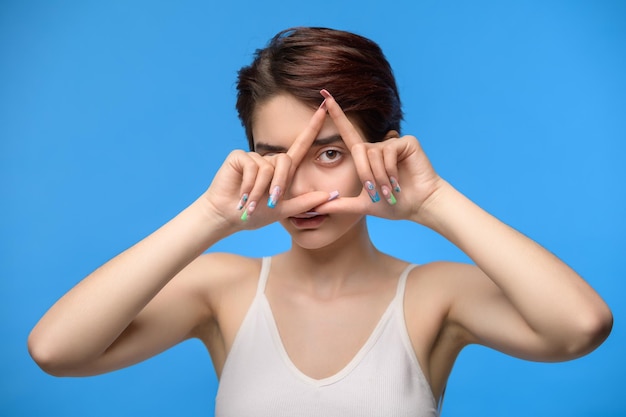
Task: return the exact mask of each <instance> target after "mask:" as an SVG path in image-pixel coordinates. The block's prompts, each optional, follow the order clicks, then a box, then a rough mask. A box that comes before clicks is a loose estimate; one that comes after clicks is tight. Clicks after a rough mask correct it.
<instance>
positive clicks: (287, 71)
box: [237, 27, 402, 150]
mask: <svg viewBox="0 0 626 417" xmlns="http://www.w3.org/2000/svg"><path fill="white" fill-rule="evenodd" d="M323 88H325V89H327V90H328V91H330V92H331V94H332V95H333V96H334V97H335V99H336V100H337V102H338V103H339V104H340V105H341V107H342V108H343V110H344V111H345V112H346V114H347V115H349V116H350V117H351V118H353V120H354V121H355V122H356V123H357V124H358V127H359V128H360V129H361V130H362V132H363V134H364V135H365V138H364V139H366V140H367V141H368V142H380V141H382V140H384V139H385V135H386V134H387V133H388V132H389V131H390V130H396V131H398V132H400V122H401V120H402V107H401V104H400V96H399V94H398V88H397V86H396V80H395V78H394V75H393V71H392V69H391V66H390V65H389V62H387V59H386V58H385V55H384V54H383V52H382V50H381V49H380V47H379V46H378V45H377V44H376V43H374V42H372V41H371V40H369V39H367V38H364V37H362V36H359V35H356V34H354V33H349V32H344V31H340V30H334V29H327V28H310V27H298V28H292V29H287V30H284V31H282V32H279V33H278V34H277V35H276V36H274V37H273V38H272V39H271V40H270V42H269V43H268V45H267V46H266V47H265V48H263V49H258V50H257V51H256V52H255V54H254V60H253V61H252V63H251V64H250V65H249V66H246V67H243V68H242V69H241V70H239V73H238V79H237V111H238V113H239V118H240V120H241V124H242V125H243V127H244V128H245V131H246V136H247V138H248V144H249V146H250V149H251V150H254V138H253V135H252V124H253V123H254V113H255V109H256V106H258V105H260V104H262V103H264V102H266V101H267V100H269V99H270V98H272V97H275V96H276V95H279V94H282V93H287V94H291V95H293V96H294V97H295V98H297V99H298V100H301V101H302V102H304V103H306V104H309V105H311V107H312V108H316V107H317V106H319V105H320V104H321V102H322V97H321V96H320V93H319V91H320V90H321V89H323Z"/></svg>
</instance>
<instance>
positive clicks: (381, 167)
mask: <svg viewBox="0 0 626 417" xmlns="http://www.w3.org/2000/svg"><path fill="white" fill-rule="evenodd" d="M383 150H384V145H383V144H372V146H370V147H369V148H368V150H367V159H368V160H369V164H370V167H371V169H372V173H373V174H374V178H375V179H376V183H377V184H378V188H379V189H380V191H381V193H382V195H383V198H384V199H385V201H387V203H388V204H390V205H392V206H393V205H394V204H396V197H395V196H394V195H393V192H392V191H391V188H392V187H391V183H390V181H389V175H388V173H387V168H386V166H385V160H384V157H383Z"/></svg>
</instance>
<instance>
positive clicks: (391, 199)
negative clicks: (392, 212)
mask: <svg viewBox="0 0 626 417" xmlns="http://www.w3.org/2000/svg"><path fill="white" fill-rule="evenodd" d="M380 188H381V189H382V191H383V195H384V196H385V199H386V200H387V202H388V203H389V204H390V205H392V206H393V205H394V204H396V203H397V200H396V197H395V196H394V195H393V193H392V192H391V190H390V189H389V187H387V186H386V185H383V186H382V187H380Z"/></svg>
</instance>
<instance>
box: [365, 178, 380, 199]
mask: <svg viewBox="0 0 626 417" xmlns="http://www.w3.org/2000/svg"><path fill="white" fill-rule="evenodd" d="M365 190H366V191H367V193H368V194H369V196H370V198H371V199H372V202H373V203H376V202H378V201H380V196H379V195H378V191H376V187H374V183H373V182H371V181H365Z"/></svg>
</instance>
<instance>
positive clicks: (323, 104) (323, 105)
mask: <svg viewBox="0 0 626 417" xmlns="http://www.w3.org/2000/svg"><path fill="white" fill-rule="evenodd" d="M320 109H321V110H326V99H324V101H322V104H320V106H319V107H318V110H320Z"/></svg>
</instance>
